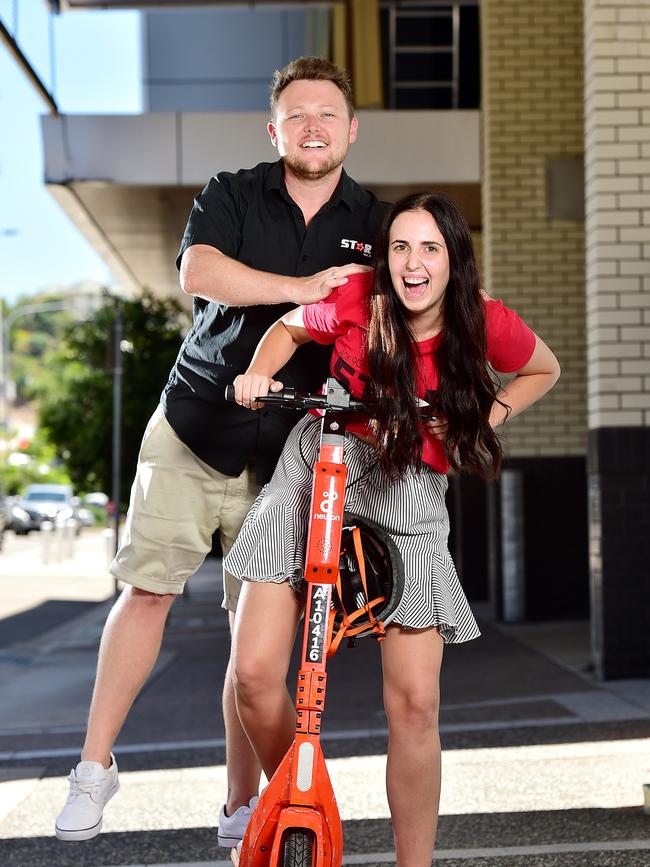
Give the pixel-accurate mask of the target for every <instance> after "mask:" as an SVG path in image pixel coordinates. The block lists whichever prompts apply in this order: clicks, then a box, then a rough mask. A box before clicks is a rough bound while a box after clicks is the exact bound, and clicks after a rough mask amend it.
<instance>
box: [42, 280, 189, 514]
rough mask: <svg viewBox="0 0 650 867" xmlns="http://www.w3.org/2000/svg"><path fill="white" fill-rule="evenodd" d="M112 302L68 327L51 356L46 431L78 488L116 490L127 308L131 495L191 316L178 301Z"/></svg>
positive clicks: (125, 422)
mask: <svg viewBox="0 0 650 867" xmlns="http://www.w3.org/2000/svg"><path fill="white" fill-rule="evenodd" d="M105 299H106V303H105V304H104V306H102V307H101V308H100V309H99V310H98V311H97V312H96V313H95V314H94V316H93V317H92V319H89V320H88V321H86V322H82V323H78V324H76V325H73V326H71V327H69V328H68V330H67V332H66V334H65V337H64V339H63V342H62V345H61V346H60V348H59V349H58V351H57V352H56V353H54V354H52V355H50V356H49V362H50V370H49V376H48V382H47V387H46V389H43V390H42V391H41V392H40V394H39V401H40V406H39V426H40V428H41V429H42V430H43V432H44V433H45V435H46V436H47V438H48V439H49V441H50V442H52V443H53V444H54V445H55V446H56V448H57V451H58V453H59V454H60V455H61V456H62V457H63V458H64V460H65V463H66V465H67V467H68V471H69V473H70V477H71V479H72V481H73V484H74V486H75V488H76V489H77V490H85V491H89V490H103V491H110V490H111V476H112V467H111V462H112V419H113V347H112V334H113V324H114V322H115V305H116V304H117V303H119V304H120V306H121V310H122V317H123V321H124V339H125V340H128V341H129V342H130V343H131V344H132V346H133V352H132V353H129V354H127V353H124V354H123V355H122V359H123V367H124V375H123V380H122V384H123V385H122V387H123V393H122V400H123V403H122V407H123V412H122V468H121V482H120V489H121V491H122V495H123V497H124V498H126V497H127V495H128V491H129V487H130V484H131V481H132V479H133V475H134V471H135V466H136V462H137V456H138V449H139V446H140V440H141V439H142V434H143V432H144V429H145V427H146V424H147V421H148V419H149V416H150V415H151V413H152V412H153V410H154V409H155V407H156V405H157V403H158V400H159V398H160V393H161V391H162V389H163V387H164V385H165V382H166V380H167V376H168V375H169V370H170V368H171V366H172V365H173V363H174V361H175V359H176V355H177V354H178V349H179V346H180V343H181V340H182V337H183V334H184V331H185V328H186V325H187V323H186V321H185V320H186V317H187V314H186V313H185V311H184V310H183V308H182V307H181V305H180V304H179V303H178V302H177V301H176V300H174V299H160V298H156V297H154V296H153V295H152V294H151V293H150V292H146V293H145V294H143V295H142V296H141V297H139V298H137V299H133V300H121V299H120V300H118V299H116V298H114V297H111V296H110V295H109V294H108V293H107V294H106V295H105Z"/></svg>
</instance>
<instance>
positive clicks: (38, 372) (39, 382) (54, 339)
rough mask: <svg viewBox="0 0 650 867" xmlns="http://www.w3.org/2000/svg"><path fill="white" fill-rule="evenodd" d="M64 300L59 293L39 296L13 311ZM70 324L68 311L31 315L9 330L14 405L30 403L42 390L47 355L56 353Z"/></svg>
mask: <svg viewBox="0 0 650 867" xmlns="http://www.w3.org/2000/svg"><path fill="white" fill-rule="evenodd" d="M66 298H67V296H66V295H65V294H61V293H56V292H51V291H48V292H41V293H40V294H38V295H32V296H29V297H26V298H22V299H20V300H19V301H18V303H17V304H16V305H15V307H14V309H17V310H20V309H21V308H22V307H26V306H28V305H32V304H48V303H51V302H59V301H65V300H66ZM69 300H71V301H72V299H69ZM73 322H74V315H73V311H71V310H48V311H43V312H32V313H27V314H25V315H24V316H20V317H18V319H17V320H16V321H15V323H14V325H13V327H12V329H11V377H12V379H13V381H14V383H15V386H16V403H17V404H22V403H25V402H26V401H29V400H33V399H34V397H35V396H36V394H37V393H38V391H39V389H41V390H42V387H43V384H44V383H43V380H44V378H45V379H47V371H48V369H49V361H50V355H51V354H52V353H53V352H56V351H57V350H58V348H59V346H60V343H61V340H62V338H63V335H64V334H65V332H66V330H67V329H68V328H70V326H71V324H72V323H73Z"/></svg>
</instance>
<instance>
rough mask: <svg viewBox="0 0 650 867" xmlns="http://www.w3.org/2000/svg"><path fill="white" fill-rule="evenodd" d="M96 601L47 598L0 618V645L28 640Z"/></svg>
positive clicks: (78, 613) (86, 609)
mask: <svg viewBox="0 0 650 867" xmlns="http://www.w3.org/2000/svg"><path fill="white" fill-rule="evenodd" d="M97 604H98V603H97V602H78V601H76V600H67V599H49V600H48V601H47V602H42V603H41V604H40V605H36V606H34V608H30V609H28V610H27V611H21V612H20V613H19V614H13V615H11V616H10V617H5V618H3V619H0V647H9V646H10V645H12V644H16V643H17V642H23V641H30V640H31V639H33V638H37V637H38V636H40V635H43V634H44V633H45V632H49V630H50V629H54V628H56V627H57V626H61V624H62V623H65V622H66V621H67V620H72V619H73V618H75V617H79V615H80V614H85V612H86V611H88V610H89V609H90V608H92V607H93V606H95V605H97Z"/></svg>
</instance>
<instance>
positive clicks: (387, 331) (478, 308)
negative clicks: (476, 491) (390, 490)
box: [368, 193, 502, 477]
mask: <svg viewBox="0 0 650 867" xmlns="http://www.w3.org/2000/svg"><path fill="white" fill-rule="evenodd" d="M420 210H421V211H426V212H427V213H429V214H431V216H432V217H433V219H434V220H435V221H436V224H437V226H438V228H439V229H440V232H441V233H442V236H443V238H444V239H445V244H446V245H447V252H448V255H449V283H448V285H447V289H446V292H445V296H444V300H443V303H442V317H443V331H442V338H441V342H440V344H439V345H438V348H437V350H436V363H437V367H438V375H439V383H438V391H437V392H436V393H435V414H436V415H437V416H439V417H441V418H443V419H445V420H446V422H447V424H448V430H447V436H446V439H445V452H446V454H447V458H448V460H449V463H450V465H451V466H452V468H454V469H461V468H462V469H463V470H466V471H468V472H473V473H477V474H479V475H481V476H484V477H492V476H496V475H497V474H498V472H499V468H500V465H501V457H502V449H501V443H500V440H499V437H498V436H497V435H496V434H495V433H494V431H493V429H492V427H491V426H490V424H489V421H488V419H489V415H490V410H491V409H492V406H493V404H494V401H495V399H496V393H497V384H496V383H495V382H494V380H493V378H492V376H491V374H490V371H489V369H488V366H487V338H486V326H485V308H484V301H483V298H482V295H481V286H480V282H479V275H478V269H477V266H476V258H475V255H474V248H473V246H472V240H471V237H470V232H469V227H468V225H467V223H466V222H465V218H464V217H463V215H462V214H461V212H460V211H459V210H458V208H457V207H456V206H455V205H454V204H453V202H451V201H450V200H449V199H447V198H446V197H445V196H441V195H437V194H434V193H414V194H411V195H409V196H405V197H404V198H403V199H400V201H399V202H397V203H396V204H395V205H393V207H392V208H391V210H390V211H389V212H388V214H387V215H386V218H385V219H384V222H383V225H382V228H381V230H380V232H379V236H378V238H377V241H376V243H375V247H374V267H375V282H374V289H373V294H372V298H371V315H370V324H369V330H368V367H369V372H370V381H371V385H370V388H371V394H372V397H373V399H374V400H375V401H376V402H377V411H376V413H374V416H375V419H376V421H375V427H376V434H377V437H378V441H379V454H380V463H381V465H382V467H383V468H384V469H386V470H387V471H388V472H389V473H390V474H391V475H392V476H396V475H397V476H401V475H403V474H404V472H405V471H406V470H407V469H408V467H411V466H415V467H416V468H417V469H421V467H422V420H421V418H420V413H419V409H418V405H417V398H416V394H415V388H416V381H417V380H416V372H415V368H416V356H417V352H418V349H417V343H416V342H415V340H414V336H413V333H412V331H411V328H410V326H409V322H408V319H407V316H406V312H405V309H404V307H403V305H402V303H401V301H400V300H399V298H398V296H397V294H396V292H395V291H394V289H393V284H392V280H391V276H390V271H389V268H388V252H389V236H390V228H391V226H392V224H393V222H394V221H395V219H396V218H397V217H398V216H399V215H400V214H402V213H404V212H405V211H420Z"/></svg>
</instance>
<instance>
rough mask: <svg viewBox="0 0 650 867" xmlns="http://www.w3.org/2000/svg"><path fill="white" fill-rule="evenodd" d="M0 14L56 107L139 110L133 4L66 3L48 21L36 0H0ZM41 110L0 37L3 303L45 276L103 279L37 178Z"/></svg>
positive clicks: (43, 282)
mask: <svg viewBox="0 0 650 867" xmlns="http://www.w3.org/2000/svg"><path fill="white" fill-rule="evenodd" d="M0 18H2V21H3V23H4V25H5V26H6V27H7V28H8V29H9V30H10V31H11V32H12V33H13V34H14V35H15V37H16V39H17V41H18V43H19V45H20V46H21V48H22V50H23V52H24V53H25V54H26V55H27V56H28V57H29V59H30V61H31V63H32V65H33V66H34V67H35V68H36V69H37V72H38V73H39V75H40V76H41V78H42V79H43V80H44V81H45V83H46V85H47V86H48V87H49V88H50V89H51V90H52V91H53V92H54V97H55V99H56V102H57V104H58V105H59V109H60V111H62V112H64V113H69V114H73V113H80V114H105V113H108V114H130V113H137V112H139V111H141V72H140V32H139V15H138V13H137V12H69V13H64V14H62V15H59V16H55V17H53V19H52V20H51V21H49V20H48V15H47V11H46V6H45V2H44V0H20V4H18V3H15V2H14V0H0ZM50 29H51V37H50ZM50 44H52V45H53V47H54V52H53V57H51V56H50ZM46 111H47V107H46V106H45V104H44V102H43V101H42V100H41V99H40V97H39V96H38V95H37V93H36V91H35V90H34V88H33V87H32V85H31V84H30V82H29V81H28V79H27V78H26V76H25V75H24V74H23V72H22V71H21V70H20V68H19V67H18V66H17V64H16V62H15V60H14V59H13V57H12V56H11V55H10V54H9V51H8V50H7V48H6V47H5V46H4V44H0V297H2V298H4V299H6V300H7V301H9V302H13V301H15V299H16V298H17V297H18V296H21V295H28V294H32V293H34V292H37V291H39V290H40V289H42V288H43V287H45V286H48V285H51V284H66V285H67V284H71V283H76V282H79V281H82V280H97V281H100V282H104V283H107V284H108V283H110V282H111V277H110V273H109V271H108V269H107V268H106V266H105V265H104V263H103V262H102V260H101V259H100V258H99V256H97V254H96V253H95V252H94V251H93V249H92V247H91V246H90V245H89V244H88V243H87V242H86V241H85V239H84V238H83V236H82V235H81V234H80V233H79V231H78V230H77V229H76V228H75V226H74V225H73V224H72V223H71V222H70V220H69V219H68V218H67V217H66V215H65V214H64V213H63V211H62V210H61V208H60V207H59V206H58V205H57V203H56V202H55V200H54V199H53V198H52V196H51V195H50V194H49V193H48V191H47V189H46V188H45V186H44V184H43V153H42V145H41V132H40V115H41V114H43V113H45V112H46Z"/></svg>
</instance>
